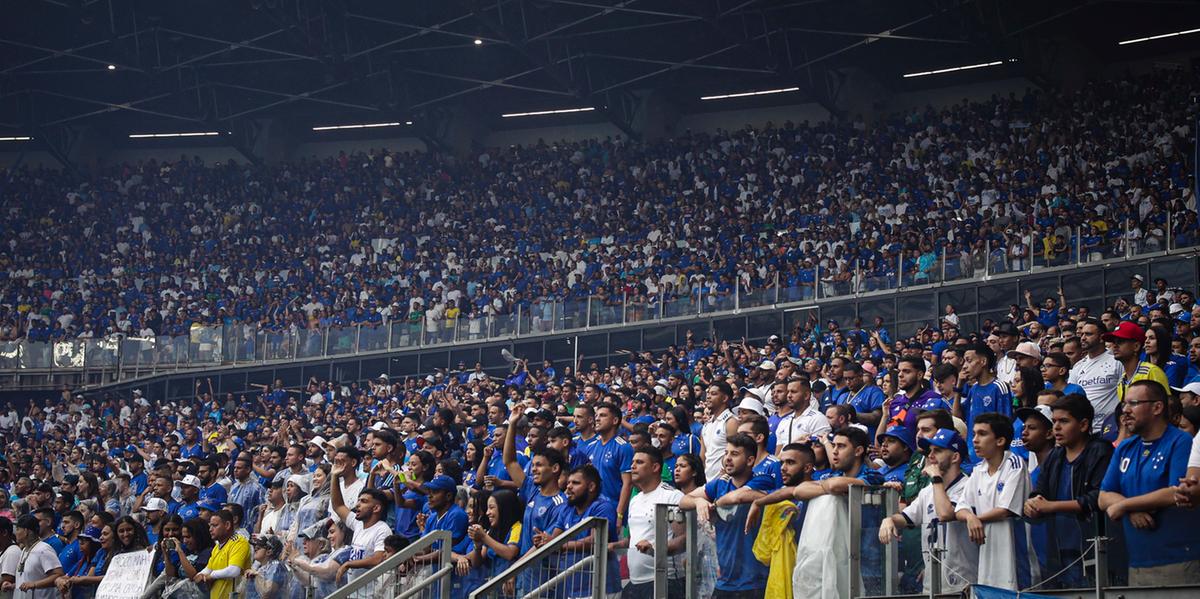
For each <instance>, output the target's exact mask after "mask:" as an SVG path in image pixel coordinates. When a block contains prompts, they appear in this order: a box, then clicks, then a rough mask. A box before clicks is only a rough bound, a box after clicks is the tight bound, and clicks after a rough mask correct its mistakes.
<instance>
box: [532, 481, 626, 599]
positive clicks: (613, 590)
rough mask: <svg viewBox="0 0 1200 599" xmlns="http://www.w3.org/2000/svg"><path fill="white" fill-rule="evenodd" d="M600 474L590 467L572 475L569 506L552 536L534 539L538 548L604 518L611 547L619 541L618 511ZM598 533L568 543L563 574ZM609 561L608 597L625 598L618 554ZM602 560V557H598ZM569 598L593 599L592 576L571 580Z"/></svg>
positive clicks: (583, 534)
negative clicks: (606, 493)
mask: <svg viewBox="0 0 1200 599" xmlns="http://www.w3.org/2000/svg"><path fill="white" fill-rule="evenodd" d="M600 487H601V481H600V472H599V471H598V470H596V467H595V466H592V465H591V464H587V465H584V466H580V467H579V468H576V469H575V470H572V471H571V474H570V476H568V477H567V505H566V507H562V508H559V510H558V514H557V517H556V518H555V520H554V524H553V526H552V530H551V532H550V534H546V533H539V534H535V535H534V537H533V544H534V546H535V547H541V546H542V545H544V544H545V543H547V542H549V541H550V540H551V539H553V538H555V537H557V536H558V535H561V534H562V533H563V532H564V531H566V530H567V529H569V528H571V527H572V526H575V525H576V524H579V523H580V522H581V521H583V520H584V519H585V518H590V517H596V518H604V519H605V520H606V521H607V522H608V543H609V547H611V546H612V545H611V544H612V543H614V542H616V540H617V539H618V538H619V535H620V530H619V529H618V528H617V507H616V506H615V505H613V502H612V501H610V500H609V499H608V498H607V497H605V496H604V495H602V494H601V493H600ZM595 534H596V533H595V532H593V531H585V532H581V533H579V535H577V536H576V537H574V538H572V539H571V540H570V541H567V542H566V543H565V544H564V545H563V546H562V548H561V549H560V550H559V562H558V566H559V571H565V570H567V569H568V568H570V567H571V566H573V565H575V562H577V561H579V559H581V558H582V557H583V555H584V552H586V551H588V550H589V549H590V548H591V547H592V545H593V544H594V542H595ZM605 553H606V556H605V559H607V560H608V564H607V567H606V568H605V580H604V593H605V595H606V597H608V598H609V599H615V598H616V597H620V595H621V565H620V563H619V562H617V554H616V553H615V552H614V551H612V549H608V550H607V551H606V552H605ZM597 557H598V556H597ZM566 585H567V597H568V598H575V597H580V598H582V597H590V596H591V589H592V581H591V575H590V574H582V573H580V574H574V575H572V576H571V577H569V578H568V579H567V582H566Z"/></svg>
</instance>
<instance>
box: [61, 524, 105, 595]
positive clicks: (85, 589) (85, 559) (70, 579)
mask: <svg viewBox="0 0 1200 599" xmlns="http://www.w3.org/2000/svg"><path fill="white" fill-rule="evenodd" d="M103 534H104V533H103V530H102V529H100V528H97V527H95V526H88V527H87V528H85V529H83V532H81V533H79V551H80V553H82V557H81V558H80V559H79V561H78V562H77V563H76V564H75V567H74V568H72V569H71V571H70V572H63V575H62V576H61V577H59V579H58V580H56V581H54V586H55V588H57V589H58V592H59V594H61V595H63V596H67V594H68V593H70V597H71V599H88V598H89V597H94V596H95V595H96V588H95V586H93V585H86V584H77V581H78V580H79V579H80V578H81V577H84V576H87V575H88V573H89V572H90V571H91V569H92V566H93V565H94V563H95V561H96V555H97V554H98V553H99V552H100V546H101V537H102V536H103Z"/></svg>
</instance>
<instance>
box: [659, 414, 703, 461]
mask: <svg viewBox="0 0 1200 599" xmlns="http://www.w3.org/2000/svg"><path fill="white" fill-rule="evenodd" d="M663 420H665V421H666V423H667V424H670V425H671V427H672V428H674V429H675V431H676V433H675V439H674V441H672V443H671V453H673V454H675V455H677V456H679V455H683V454H685V453H694V454H697V455H699V454H700V438H699V437H697V436H696V435H694V434H692V432H691V431H692V419H691V418H690V417H688V411H687V410H686V409H685V408H683V407H682V406H675V407H673V408H671V409H670V410H668V411H667V413H666V416H665V417H664V418H663Z"/></svg>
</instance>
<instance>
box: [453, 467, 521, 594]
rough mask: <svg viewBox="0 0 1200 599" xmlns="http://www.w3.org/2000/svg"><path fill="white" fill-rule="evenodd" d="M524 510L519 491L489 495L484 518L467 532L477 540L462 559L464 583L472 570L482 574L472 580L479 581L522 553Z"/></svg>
mask: <svg viewBox="0 0 1200 599" xmlns="http://www.w3.org/2000/svg"><path fill="white" fill-rule="evenodd" d="M477 497H478V496H477ZM477 501H478V499H477ZM524 514H525V507H524V506H523V505H521V500H520V498H518V497H517V494H516V493H514V492H512V491H510V490H508V489H500V490H498V491H495V492H493V493H492V494H491V495H489V496H488V498H487V510H486V511H485V513H484V517H483V521H482V522H476V523H474V524H472V525H471V526H470V527H469V528H468V529H467V535H468V536H470V537H471V541H472V542H473V543H474V544H473V548H472V550H471V552H470V553H469V554H467V555H466V556H463V557H462V558H460V559H459V560H458V564H457V567H458V574H459V576H462V577H464V585H467V584H468V582H469V581H468V580H466V578H467V577H468V574H478V575H479V576H476V577H474V578H477V579H478V580H475V581H471V582H472V585H477V584H478V583H479V582H482V580H484V579H486V578H491V577H494V576H496V575H498V574H500V573H501V572H503V571H504V570H506V569H507V568H508V567H509V566H510V565H512V562H513V561H515V560H516V559H517V557H518V556H519V555H520V551H519V550H518V548H517V546H518V544H519V543H520V540H521V518H522V517H523V516H524ZM468 588H474V586H470V587H468Z"/></svg>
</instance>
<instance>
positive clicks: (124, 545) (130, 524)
mask: <svg viewBox="0 0 1200 599" xmlns="http://www.w3.org/2000/svg"><path fill="white" fill-rule="evenodd" d="M117 541H118V542H119V544H120V547H121V550H120V553H127V552H129V551H139V550H142V549H146V548H147V547H149V546H150V539H149V538H148V537H147V536H146V529H145V528H143V527H142V525H141V524H139V523H138V521H137V520H134V519H133V518H132V517H130V516H125V517H122V518H121V519H120V520H117Z"/></svg>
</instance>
